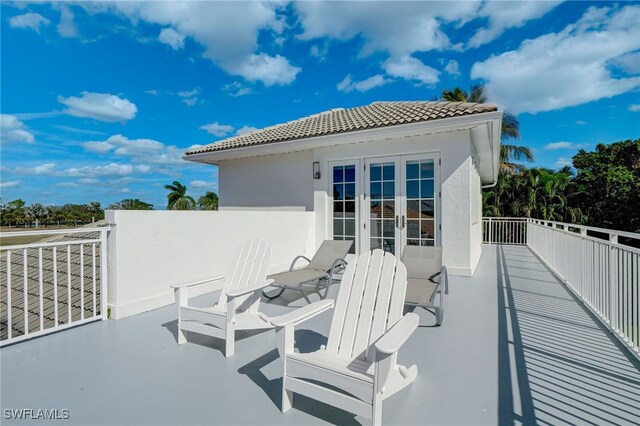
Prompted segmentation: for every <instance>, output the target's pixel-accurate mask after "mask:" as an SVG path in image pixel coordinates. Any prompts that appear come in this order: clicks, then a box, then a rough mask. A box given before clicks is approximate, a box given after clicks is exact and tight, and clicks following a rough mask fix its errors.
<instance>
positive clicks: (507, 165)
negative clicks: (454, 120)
mask: <svg viewBox="0 0 640 426" xmlns="http://www.w3.org/2000/svg"><path fill="white" fill-rule="evenodd" d="M442 100H445V101H449V102H477V103H481V104H484V103H487V102H488V101H489V99H488V97H487V90H486V88H485V86H484V85H483V84H478V85H476V86H473V87H472V88H471V90H470V91H469V92H468V93H467V92H465V91H464V90H462V89H461V88H459V87H455V88H454V89H453V90H443V91H442ZM501 135H502V140H506V139H520V122H519V121H518V117H516V116H515V115H514V114H512V113H511V112H509V111H504V114H503V116H502V129H501ZM533 160H534V155H533V152H532V151H531V149H530V148H527V147H525V146H519V145H509V144H504V143H503V144H502V145H501V146H500V172H501V173H504V174H514V173H521V172H522V171H523V170H524V169H525V167H524V166H522V165H521V164H518V163H514V162H513V161H528V162H531V161H533Z"/></svg>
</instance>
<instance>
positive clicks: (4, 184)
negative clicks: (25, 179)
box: [0, 180, 20, 188]
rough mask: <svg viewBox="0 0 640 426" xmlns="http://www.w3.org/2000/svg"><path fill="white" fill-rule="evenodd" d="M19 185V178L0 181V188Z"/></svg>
mask: <svg viewBox="0 0 640 426" xmlns="http://www.w3.org/2000/svg"><path fill="white" fill-rule="evenodd" d="M19 185H20V181H19V180H7V181H4V182H0V188H15V187H16V186H19Z"/></svg>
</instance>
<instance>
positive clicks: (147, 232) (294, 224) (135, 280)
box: [106, 210, 315, 319]
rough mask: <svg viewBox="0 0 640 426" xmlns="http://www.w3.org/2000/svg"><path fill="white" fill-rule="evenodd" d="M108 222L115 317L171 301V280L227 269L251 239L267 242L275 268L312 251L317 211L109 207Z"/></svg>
mask: <svg viewBox="0 0 640 426" xmlns="http://www.w3.org/2000/svg"><path fill="white" fill-rule="evenodd" d="M106 219H107V221H108V222H110V223H113V224H115V227H114V231H113V232H112V236H111V238H110V241H109V259H108V261H109V271H108V276H109V280H108V298H107V301H108V306H109V307H110V308H111V317H112V318H116V319H117V318H123V317H125V316H130V315H134V314H137V313H140V312H144V311H148V310H151V309H155V308H158V307H161V306H165V305H167V304H170V303H173V301H174V299H173V297H174V296H173V291H172V290H171V289H170V287H169V286H170V285H171V284H177V283H181V282H189V281H197V280H200V279H204V278H207V277H212V276H216V275H223V274H226V273H227V269H228V267H229V262H230V261H231V259H232V256H233V255H234V254H235V251H236V250H237V248H238V247H239V246H240V245H241V244H242V243H243V242H244V241H246V240H248V239H252V238H260V239H264V240H265V241H267V243H268V244H269V245H270V247H271V250H272V254H271V264H270V273H273V272H279V271H282V270H285V269H286V268H288V267H289V264H290V263H291V261H292V260H293V258H294V257H295V256H297V255H299V254H306V255H313V253H314V251H315V241H314V238H315V233H314V213H313V212H291V211H289V212H285V211H230V212H224V211H217V212H216V211H123V210H118V211H113V210H109V211H107V212H106ZM219 285H220V284H217V285H214V286H209V287H206V286H205V287H204V288H201V289H200V291H199V293H200V294H203V293H205V292H207V291H213V290H215V289H216V287H217V286H219Z"/></svg>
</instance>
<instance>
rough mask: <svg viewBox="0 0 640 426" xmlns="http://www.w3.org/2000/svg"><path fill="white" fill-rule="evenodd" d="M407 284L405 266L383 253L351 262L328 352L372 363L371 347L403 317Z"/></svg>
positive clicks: (344, 278)
mask: <svg viewBox="0 0 640 426" xmlns="http://www.w3.org/2000/svg"><path fill="white" fill-rule="evenodd" d="M406 281H407V270H406V268H405V266H404V265H403V264H402V263H401V262H398V260H397V258H396V257H395V256H393V255H390V254H388V253H387V254H385V252H383V251H382V250H374V251H373V252H367V253H364V254H362V255H360V256H359V257H357V258H356V259H355V260H354V261H352V262H350V263H349V264H348V265H347V268H346V270H345V272H344V275H343V277H342V282H341V283H340V290H339V293H338V297H337V298H336V306H335V309H334V314H333V320H332V322H331V329H330V331H329V340H328V342H327V351H329V352H332V353H335V354H336V355H338V356H340V357H343V358H350V359H355V358H359V359H364V360H369V361H370V360H371V359H370V358H371V356H372V355H373V352H372V351H370V350H369V348H370V347H371V345H372V344H373V343H375V341H376V340H378V339H379V338H380V337H381V336H382V335H383V334H384V333H385V332H386V331H387V330H388V328H389V327H390V326H392V325H394V324H395V323H396V322H398V320H399V319H400V318H401V317H402V310H403V306H404V296H405V291H406Z"/></svg>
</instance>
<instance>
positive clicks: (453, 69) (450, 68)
mask: <svg viewBox="0 0 640 426" xmlns="http://www.w3.org/2000/svg"><path fill="white" fill-rule="evenodd" d="M444 70H445V71H446V72H447V73H448V74H449V75H454V76H457V75H460V66H459V65H458V61H456V60H455V59H451V60H450V61H449V62H447V65H446V66H445V67H444Z"/></svg>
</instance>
